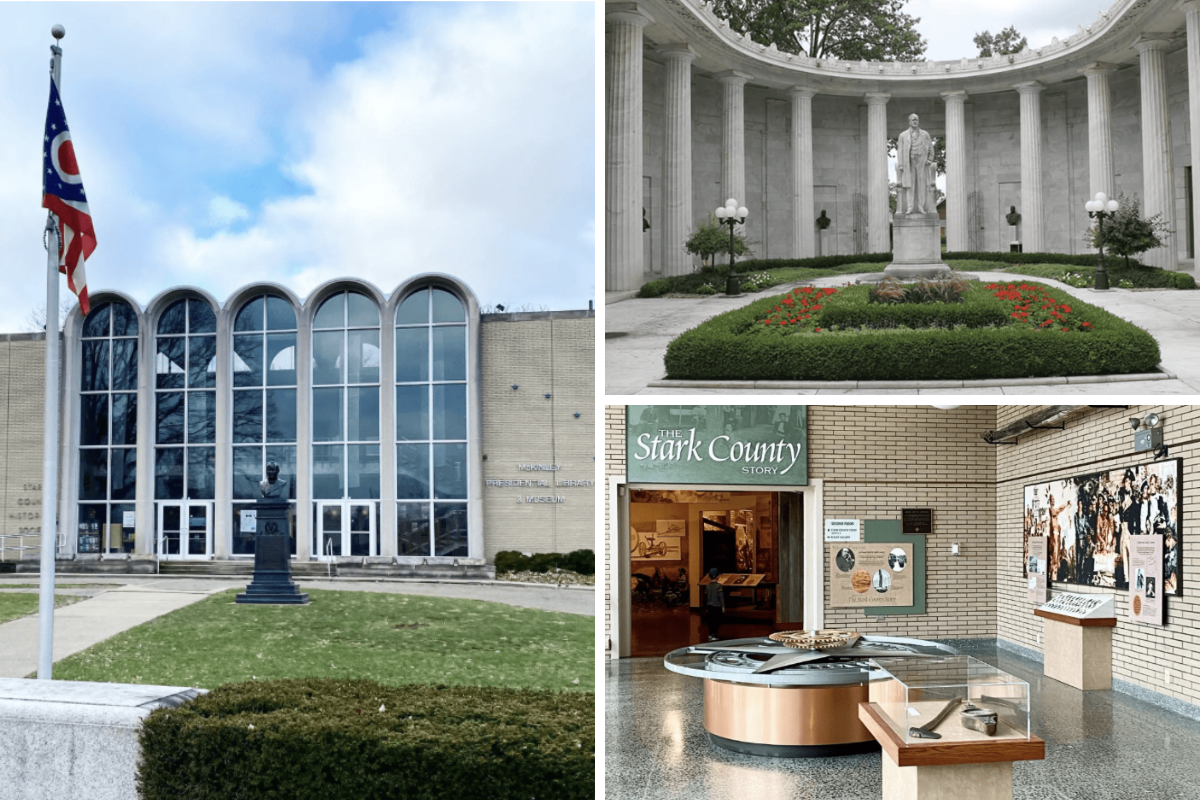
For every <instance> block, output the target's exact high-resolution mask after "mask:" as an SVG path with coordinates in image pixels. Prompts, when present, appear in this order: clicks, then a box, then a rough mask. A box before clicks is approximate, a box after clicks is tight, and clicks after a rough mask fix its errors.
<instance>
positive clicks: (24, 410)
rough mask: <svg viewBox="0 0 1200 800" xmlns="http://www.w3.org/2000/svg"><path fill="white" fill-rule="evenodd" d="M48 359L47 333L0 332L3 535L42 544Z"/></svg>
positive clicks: (14, 542)
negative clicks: (43, 437)
mask: <svg viewBox="0 0 1200 800" xmlns="http://www.w3.org/2000/svg"><path fill="white" fill-rule="evenodd" d="M45 363H46V337H45V335H44V334H40V333H37V334H34V333H24V334H22V333H13V334H0V514H2V515H3V516H2V518H0V534H20V533H29V534H31V535H30V536H29V538H28V539H24V540H16V539H5V540H4V542H7V543H8V544H9V545H14V546H15V545H18V544H28V545H36V544H38V535H39V534H40V532H41V526H42V514H41V512H42V428H43V425H42V418H43V415H44V409H45V401H44V398H43V386H44V383H43V381H44V378H45ZM18 555H19V554H18V552H16V551H10V552H5V553H3V555H2V556H0V557H3V558H4V559H5V560H9V561H11V560H14V559H15V558H17V557H18ZM36 555H37V553H36V552H34V553H31V552H28V551H27V552H26V557H34V556H36Z"/></svg>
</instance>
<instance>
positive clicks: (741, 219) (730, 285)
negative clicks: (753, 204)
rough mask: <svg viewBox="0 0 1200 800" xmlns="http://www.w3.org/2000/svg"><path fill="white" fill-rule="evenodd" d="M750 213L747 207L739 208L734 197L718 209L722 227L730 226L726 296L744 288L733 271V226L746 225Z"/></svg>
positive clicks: (718, 217)
mask: <svg viewBox="0 0 1200 800" xmlns="http://www.w3.org/2000/svg"><path fill="white" fill-rule="evenodd" d="M749 213H750V212H749V211H747V210H746V207H745V206H740V207H739V206H738V204H737V200H734V199H733V198H732V197H731V198H729V199H728V200H726V201H725V205H723V206H721V207H720V208H718V209H717V219H718V220H720V222H721V224H722V225H728V226H729V277H727V278H726V279H725V294H738V292H740V291H741V288H742V286H741V281H739V280H738V277H737V274H736V273H735V272H734V271H733V252H734V247H733V226H734V225H742V224H745V222H746V216H747V215H748V214H749Z"/></svg>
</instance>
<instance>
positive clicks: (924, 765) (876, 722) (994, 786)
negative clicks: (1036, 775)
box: [858, 703, 1046, 800]
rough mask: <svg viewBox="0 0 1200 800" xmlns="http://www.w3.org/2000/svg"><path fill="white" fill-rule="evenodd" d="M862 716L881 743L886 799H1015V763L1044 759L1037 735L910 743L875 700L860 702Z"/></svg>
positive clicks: (1042, 744)
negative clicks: (1013, 790)
mask: <svg viewBox="0 0 1200 800" xmlns="http://www.w3.org/2000/svg"><path fill="white" fill-rule="evenodd" d="M858 718H859V720H860V721H861V722H862V723H863V725H865V726H866V728H867V730H868V731H870V732H871V735H872V736H874V737H875V741H877V742H879V744H880V746H882V747H883V753H884V755H883V796H884V797H886V798H888V800H961V798H964V797H969V798H971V800H1012V796H1013V793H1012V762H1014V761H1040V760H1042V759H1044V758H1045V757H1046V743H1045V742H1043V741H1042V740H1041V739H1039V738H1038V737H1036V736H1030V737H1029V738H1028V739H1026V738H1024V737H1023V736H1022V737H1019V738H1015V737H1010V738H1004V737H998V738H988V739H982V740H980V739H974V740H972V739H965V738H964V739H962V740H947V739H940V740H937V741H932V742H930V743H928V744H926V743H921V744H907V743H905V741H904V738H903V737H902V736H901V735H900V734H899V733H898V732H897V731H896V729H895V728H894V727H893V726H892V724H891V723H890V722H889V721H888V719H887V716H886V715H885V714H884V713H883V712H882V711H881V710H880V708H879V706H878V705H877V704H876V703H859V704H858ZM939 732H941V731H939Z"/></svg>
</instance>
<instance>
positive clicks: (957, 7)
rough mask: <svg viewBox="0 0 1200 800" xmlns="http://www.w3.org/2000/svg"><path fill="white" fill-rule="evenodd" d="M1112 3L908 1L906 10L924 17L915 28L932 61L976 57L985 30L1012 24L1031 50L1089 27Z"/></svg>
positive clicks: (1086, 0) (1107, 0) (1099, 0)
mask: <svg viewBox="0 0 1200 800" xmlns="http://www.w3.org/2000/svg"><path fill="white" fill-rule="evenodd" d="M1112 4H1113V2H1112V0H1003V2H997V0H909V2H908V3H907V4H906V5H905V8H904V11H905V13H906V14H910V15H911V16H914V17H920V18H921V21H920V23H918V24H917V30H919V31H920V32H921V36H922V37H923V38H924V39H925V41H927V42H928V43H929V47H928V48H927V49H926V50H925V57H926V58H927V59H929V60H931V61H948V60H951V59H957V58H963V57H964V56H965V57H967V58H974V57H975V56H977V55H979V50H978V48H976V47H975V44H974V42H973V41H972V40H973V39H974V38H975V34H977V33H982V32H983V31H991V32H992V33H993V34H995V33H999V32H1000V31H1002V30H1003V29H1005V28H1007V27H1008V26H1009V25H1013V26H1016V29H1017V30H1018V31H1019V32H1020V33H1021V34H1023V35H1024V36H1025V38H1026V39H1028V40H1029V46H1030V47H1040V46H1041V45H1045V44H1050V40H1051V39H1052V38H1053V37H1055V36H1057V37H1058V38H1059V39H1065V38H1066V37H1068V36H1070V35H1071V34H1072V33H1074V32H1075V29H1076V28H1077V27H1078V26H1080V25H1083V26H1084V27H1086V26H1088V25H1090V24H1091V23H1092V22H1094V21H1095V20H1096V18H1097V17H1098V16H1099V15H1100V11H1101V9H1106V8H1109V7H1110V6H1111V5H1112Z"/></svg>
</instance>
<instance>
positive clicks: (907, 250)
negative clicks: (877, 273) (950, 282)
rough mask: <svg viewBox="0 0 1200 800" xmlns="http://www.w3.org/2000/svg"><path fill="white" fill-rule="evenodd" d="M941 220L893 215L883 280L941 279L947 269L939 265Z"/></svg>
mask: <svg viewBox="0 0 1200 800" xmlns="http://www.w3.org/2000/svg"><path fill="white" fill-rule="evenodd" d="M941 229H942V220H941V218H940V217H938V215H937V214H915V213H914V214H896V215H895V216H893V217H892V259H893V260H892V263H891V264H888V266H887V269H885V270H884V271H883V274H884V276H885V277H887V276H889V275H890V276H892V277H894V278H900V279H902V280H903V279H908V278H944V277H945V276H947V275H948V274H950V267H948V266H947V265H946V264H944V263H943V262H942V235H941Z"/></svg>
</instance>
